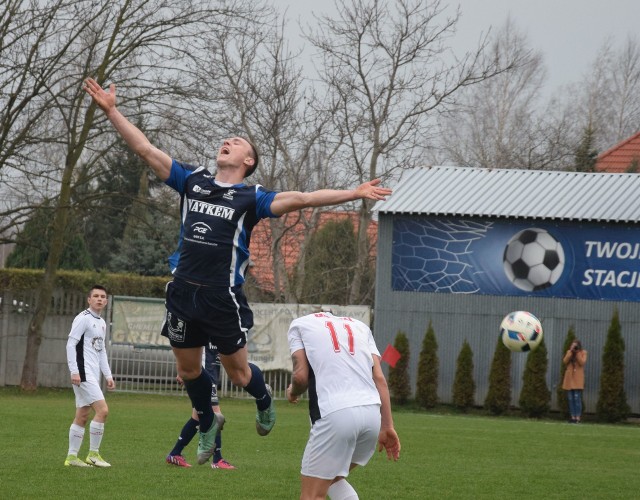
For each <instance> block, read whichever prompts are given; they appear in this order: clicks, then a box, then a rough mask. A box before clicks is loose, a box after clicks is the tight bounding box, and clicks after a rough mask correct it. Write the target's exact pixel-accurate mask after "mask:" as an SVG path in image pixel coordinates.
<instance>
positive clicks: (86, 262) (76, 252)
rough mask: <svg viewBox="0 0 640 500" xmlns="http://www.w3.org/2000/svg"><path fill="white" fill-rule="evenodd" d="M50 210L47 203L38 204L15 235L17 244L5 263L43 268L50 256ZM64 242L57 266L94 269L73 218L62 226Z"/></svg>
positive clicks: (14, 265) (70, 268)
mask: <svg viewBox="0 0 640 500" xmlns="http://www.w3.org/2000/svg"><path fill="white" fill-rule="evenodd" d="M52 218H53V209H52V208H51V207H50V204H49V203H45V204H44V205H42V206H40V207H38V208H37V209H36V210H35V211H34V213H33V216H32V217H31V218H30V219H29V220H28V221H27V222H26V223H25V225H24V228H23V230H22V231H21V232H20V234H19V235H18V237H17V238H16V246H15V248H14V249H13V251H12V252H11V253H10V254H9V255H8V256H7V261H6V266H7V267H17V268H26V269H44V267H45V265H46V262H47V256H48V255H49V247H48V242H49V241H50V237H49V234H50V233H51V231H52V229H51V226H50V223H51V220H52ZM65 233H66V234H65V241H66V244H65V246H64V249H63V250H62V256H61V258H60V264H59V268H60V269H66V270H76V271H84V270H90V269H93V261H92V259H91V255H89V251H88V249H87V246H86V245H85V241H84V238H83V237H82V234H81V233H80V231H79V227H78V224H77V221H75V218H73V219H72V220H71V223H70V224H68V225H67V227H66V228H65Z"/></svg>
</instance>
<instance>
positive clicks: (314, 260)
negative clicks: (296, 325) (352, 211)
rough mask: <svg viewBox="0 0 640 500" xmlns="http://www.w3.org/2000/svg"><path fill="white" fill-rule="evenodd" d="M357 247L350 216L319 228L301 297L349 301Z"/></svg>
mask: <svg viewBox="0 0 640 500" xmlns="http://www.w3.org/2000/svg"><path fill="white" fill-rule="evenodd" d="M356 251H357V250H356V236H355V232H354V228H353V223H352V222H351V219H348V218H347V219H343V220H340V221H329V222H327V223H326V224H324V225H323V226H322V227H321V228H320V229H318V230H317V231H316V233H315V234H313V235H312V236H311V238H310V241H309V245H308V247H307V254H306V258H305V265H304V277H303V284H302V297H301V301H302V302H306V303H309V304H318V303H320V304H346V303H347V300H348V296H349V288H350V283H351V280H352V278H353V275H354V272H355V268H354V266H353V263H354V262H355V261H356ZM336 277H338V278H336Z"/></svg>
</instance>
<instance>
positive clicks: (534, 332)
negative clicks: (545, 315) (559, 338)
mask: <svg viewBox="0 0 640 500" xmlns="http://www.w3.org/2000/svg"><path fill="white" fill-rule="evenodd" d="M500 338H501V339H502V343H503V344H504V345H505V346H506V347H507V349H509V350H510V351H513V352H527V351H533V350H534V349H536V348H537V347H538V346H539V345H540V342H542V324H541V323H540V320H539V319H538V318H536V317H535V316H534V315H533V314H531V313H530V312H527V311H514V312H512V313H509V314H507V315H506V316H505V317H504V319H503V320H502V323H500Z"/></svg>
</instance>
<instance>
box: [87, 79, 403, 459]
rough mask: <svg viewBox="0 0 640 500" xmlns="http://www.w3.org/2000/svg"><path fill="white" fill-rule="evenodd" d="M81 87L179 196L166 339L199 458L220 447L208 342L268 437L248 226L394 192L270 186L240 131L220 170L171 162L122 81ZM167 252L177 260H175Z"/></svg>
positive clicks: (270, 412) (229, 142) (370, 186)
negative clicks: (254, 353)
mask: <svg viewBox="0 0 640 500" xmlns="http://www.w3.org/2000/svg"><path fill="white" fill-rule="evenodd" d="M84 89H85V90H86V92H87V93H88V94H89V95H90V96H91V98H92V99H93V102H94V103H95V104H97V105H98V107H100V109H102V111H104V113H105V115H106V116H107V118H108V119H109V121H110V122H111V124H112V125H113V126H114V128H115V129H116V131H117V132H118V133H119V134H120V136H121V137H122V138H123V139H124V141H125V142H126V143H127V144H128V145H129V147H130V148H131V149H132V151H133V152H134V153H135V154H137V155H138V156H139V157H140V158H141V159H142V160H143V161H145V162H146V163H147V164H148V165H149V167H150V168H151V170H153V172H154V173H155V174H156V175H157V176H158V178H159V179H161V180H162V181H164V182H165V183H166V184H167V185H168V186H170V187H172V188H173V189H175V190H176V191H177V192H178V194H180V213H181V219H182V228H181V231H180V242H179V245H178V250H177V252H176V254H175V255H174V256H173V261H174V262H171V265H172V267H175V272H174V274H173V276H174V278H173V281H171V282H170V283H169V284H168V286H167V292H166V309H167V313H166V319H165V325H164V327H163V330H162V334H163V335H164V336H166V337H168V338H169V341H170V343H171V347H172V349H173V353H174V355H175V357H176V361H177V366H178V374H179V375H180V377H181V378H182V379H183V380H184V384H185V388H186V390H187V393H188V395H189V398H190V399H191V403H192V405H193V407H194V408H195V409H196V411H197V412H198V417H199V419H200V441H199V444H198V463H200V464H204V463H205V462H207V460H208V459H209V457H211V455H212V454H213V452H214V449H215V436H216V433H217V428H216V427H217V426H216V422H215V419H214V418H213V412H212V410H211V401H210V394H211V379H210V378H209V377H208V376H207V375H206V374H204V373H202V369H201V365H202V363H201V362H200V359H201V357H202V348H203V346H205V345H207V344H208V343H209V341H211V342H213V343H214V344H215V345H216V346H217V347H218V352H219V353H220V361H221V362H222V366H224V369H225V370H226V371H227V374H228V375H229V378H230V379H231V381H232V382H233V383H234V384H235V385H237V386H240V387H242V388H244V390H246V391H247V392H248V393H249V394H251V395H252V396H253V397H254V398H255V399H256V406H257V412H256V430H257V432H258V434H260V435H261V436H266V435H267V434H269V432H271V429H272V428H273V426H274V425H275V421H276V412H275V407H274V404H273V400H272V398H271V394H270V389H269V388H268V387H267V385H266V384H265V381H264V377H263V375H262V372H261V371H260V369H259V368H258V367H257V366H256V365H254V364H251V363H249V362H248V355H247V349H246V347H245V345H246V342H247V332H248V331H249V329H250V328H251V327H252V326H253V313H252V312H251V309H250V308H249V305H248V304H247V299H246V297H245V295H244V292H243V290H242V284H243V282H244V273H245V270H246V268H247V266H248V264H249V242H250V239H251V231H252V230H253V227H254V226H255V225H256V224H257V223H258V222H259V221H260V219H264V218H268V217H279V216H281V215H283V214H286V213H288V212H292V211H295V210H300V209H303V208H307V207H321V206H327V205H337V204H340V203H345V202H348V201H353V200H357V199H363V198H368V199H372V200H384V199H385V197H386V196H387V195H389V194H391V190H389V189H386V188H382V187H379V186H378V184H379V183H380V180H379V179H375V180H372V181H370V182H365V183H364V184H361V185H360V186H358V187H357V188H356V189H354V190H329V189H322V190H319V191H314V192H312V193H301V192H298V191H288V192H279V193H276V192H274V191H269V190H267V189H265V188H264V187H262V186H260V185H256V186H248V185H246V184H244V179H245V177H248V176H250V175H251V174H252V173H253V172H254V171H255V169H256V168H257V166H258V160H259V158H258V152H257V150H256V148H255V147H254V146H253V145H252V144H251V143H250V142H249V141H248V140H247V139H244V138H242V137H233V138H230V139H225V140H224V141H223V143H222V146H221V147H220V149H219V150H218V155H217V161H216V163H217V171H216V172H215V176H214V174H212V173H211V172H209V171H208V170H207V169H206V168H204V167H194V166H192V165H188V164H186V163H181V162H178V161H176V160H173V159H172V158H171V157H170V156H169V155H168V154H166V153H165V152H163V151H161V150H160V149H158V148H156V147H155V146H153V145H152V144H151V143H150V142H149V140H148V139H147V137H145V135H144V134H143V133H142V132H141V131H140V130H139V129H138V128H137V127H135V126H134V125H133V124H132V123H131V122H130V121H129V120H127V119H126V118H125V117H124V116H123V115H122V114H121V113H120V111H119V110H118V109H117V108H116V87H115V85H114V84H111V85H110V88H109V91H108V92H107V91H105V90H104V89H103V88H102V87H101V86H100V85H98V83H97V82H96V81H95V80H93V79H91V78H87V79H86V80H85V82H84ZM170 259H171V258H170Z"/></svg>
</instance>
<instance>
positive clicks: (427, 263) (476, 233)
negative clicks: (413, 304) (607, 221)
mask: <svg viewBox="0 0 640 500" xmlns="http://www.w3.org/2000/svg"><path fill="white" fill-rule="evenodd" d="M391 266H392V269H391V279H392V288H393V290H397V291H418V292H439V293H478V294H486V295H526V296H540V297H563V298H582V299H592V300H616V301H634V302H638V301H640V227H634V226H605V225H581V224H576V223H560V222H558V223H550V222H542V221H503V220H488V219H436V218H428V217H423V218H415V217H397V218H396V219H395V220H394V224H393V246H392V264H391Z"/></svg>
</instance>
